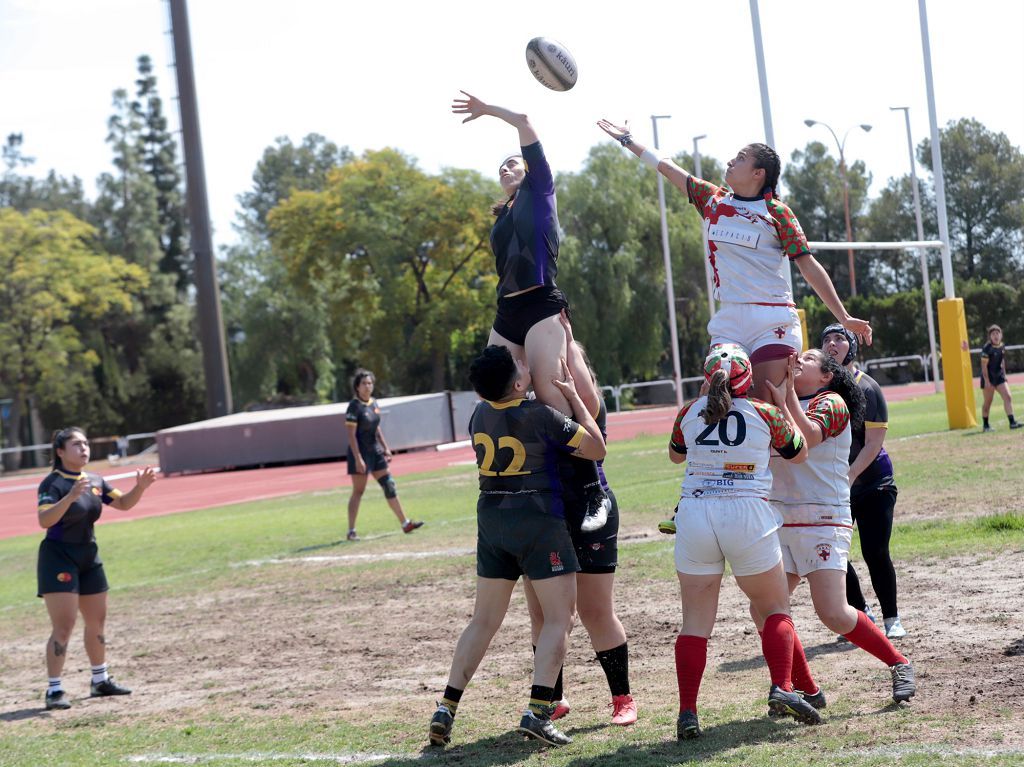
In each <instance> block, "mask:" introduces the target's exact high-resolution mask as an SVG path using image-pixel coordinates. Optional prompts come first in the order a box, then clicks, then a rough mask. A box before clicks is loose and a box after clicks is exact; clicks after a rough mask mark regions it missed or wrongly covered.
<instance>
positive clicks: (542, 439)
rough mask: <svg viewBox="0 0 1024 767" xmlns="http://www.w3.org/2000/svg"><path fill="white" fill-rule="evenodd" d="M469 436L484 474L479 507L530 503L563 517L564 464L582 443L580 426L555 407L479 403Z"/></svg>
mask: <svg viewBox="0 0 1024 767" xmlns="http://www.w3.org/2000/svg"><path fill="white" fill-rule="evenodd" d="M469 431H470V433H471V434H472V435H473V447H474V448H475V450H476V463H477V467H478V468H479V472H480V502H479V505H483V506H487V507H488V508H494V507H502V506H504V505H508V504H511V505H515V506H517V507H522V506H523V505H524V504H526V505H529V506H532V507H535V508H536V509H537V510H538V511H541V512H544V513H547V514H553V515H554V516H558V517H562V516H564V515H565V512H564V508H563V504H562V498H561V490H562V481H561V471H562V467H561V465H560V464H562V463H563V462H564V461H565V460H566V459H567V457H568V454H569V453H570V452H571V451H572V450H574V449H575V448H577V447H579V445H580V443H581V442H582V441H583V435H584V434H585V433H586V432H585V430H584V428H583V427H582V426H580V425H579V424H578V423H576V422H575V421H574V420H572V419H571V418H568V417H566V416H564V415H562V414H561V413H560V412H558V411H557V410H555V409H554V408H553V407H550V406H548V405H545V404H543V403H540V402H537V401H535V400H528V399H517V400H512V401H510V402H486V401H485V402H481V403H480V404H478V405H477V406H476V409H475V410H474V411H473V415H472V417H471V418H470V420H469ZM479 505H478V507H479Z"/></svg>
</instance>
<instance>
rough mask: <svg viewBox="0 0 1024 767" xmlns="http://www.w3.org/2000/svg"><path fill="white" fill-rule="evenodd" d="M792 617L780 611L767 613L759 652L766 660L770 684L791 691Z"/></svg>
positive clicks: (794, 634)
mask: <svg viewBox="0 0 1024 767" xmlns="http://www.w3.org/2000/svg"><path fill="white" fill-rule="evenodd" d="M795 636H796V631H795V630H794V629H793V619H792V618H790V617H789V616H788V615H783V614H782V613H775V614H774V615H769V616H768V619H767V620H766V621H765V622H764V633H763V634H762V635H761V652H762V653H763V654H764V659H765V660H766V661H768V672H769V673H770V674H771V677H772V684H773V685H778V686H779V687H781V688H782V689H783V690H785V691H786V692H792V691H793V682H792V677H793V638H794V637H795Z"/></svg>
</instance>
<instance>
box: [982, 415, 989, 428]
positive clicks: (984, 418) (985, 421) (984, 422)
mask: <svg viewBox="0 0 1024 767" xmlns="http://www.w3.org/2000/svg"><path fill="white" fill-rule="evenodd" d="M981 420H982V423H983V424H984V426H985V428H986V429H987V428H988V416H987V415H983V416H982V417H981Z"/></svg>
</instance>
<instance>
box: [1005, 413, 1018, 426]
mask: <svg viewBox="0 0 1024 767" xmlns="http://www.w3.org/2000/svg"><path fill="white" fill-rule="evenodd" d="M1006 417H1007V418H1009V419H1010V426H1013V425H1014V424H1015V423H1017V419H1016V418H1014V417H1013V413H1010V414H1009V415H1008V416H1006Z"/></svg>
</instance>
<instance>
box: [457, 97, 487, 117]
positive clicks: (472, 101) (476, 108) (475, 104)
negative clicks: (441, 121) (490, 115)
mask: <svg viewBox="0 0 1024 767" xmlns="http://www.w3.org/2000/svg"><path fill="white" fill-rule="evenodd" d="M459 93H461V94H462V95H464V96H465V97H466V98H464V99H454V100H453V101H452V113H453V114H457V115H469V117H467V118H466V119H465V120H463V121H462V122H463V123H468V122H469V121H470V120H475V119H476V118H478V117H482V116H483V115H485V114H487V108H488V105H487V104H485V103H484V102H483V101H481V100H480V99H478V98H477V97H476V96H472V95H470V94H468V93H466V92H465V91H463V90H460V91H459Z"/></svg>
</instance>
